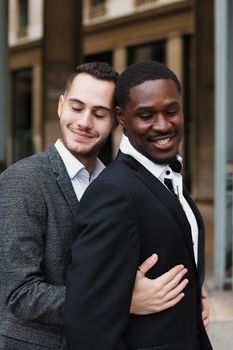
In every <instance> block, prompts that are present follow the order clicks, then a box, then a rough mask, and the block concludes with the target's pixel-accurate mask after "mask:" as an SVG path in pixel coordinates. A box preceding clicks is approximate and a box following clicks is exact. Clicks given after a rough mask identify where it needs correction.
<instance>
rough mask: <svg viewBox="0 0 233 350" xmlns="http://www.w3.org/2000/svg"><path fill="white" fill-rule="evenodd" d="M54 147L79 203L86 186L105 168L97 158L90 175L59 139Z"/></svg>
mask: <svg viewBox="0 0 233 350" xmlns="http://www.w3.org/2000/svg"><path fill="white" fill-rule="evenodd" d="M55 147H56V149H57V151H58V153H59V154H60V156H61V158H62V160H63V162H64V164H65V167H66V170H67V172H68V174H69V177H70V180H71V183H72V186H73V188H74V192H75V194H76V196H77V198H78V200H79V201H80V199H81V198H82V195H83V193H84V192H85V190H86V188H87V187H88V185H89V184H90V183H91V182H92V181H93V180H94V179H95V178H96V177H97V176H98V175H99V174H100V173H101V171H102V170H103V169H104V168H105V166H104V164H103V163H102V162H101V161H100V160H99V159H98V158H97V161H96V165H95V169H94V171H93V172H92V173H91V175H90V174H89V172H88V171H87V170H86V168H85V166H84V165H83V164H82V163H81V162H80V161H79V160H78V159H77V158H75V156H74V155H73V154H72V153H71V152H70V151H69V150H68V149H67V148H66V147H65V146H64V144H63V142H62V141H61V140H60V139H59V140H57V141H56V143H55Z"/></svg>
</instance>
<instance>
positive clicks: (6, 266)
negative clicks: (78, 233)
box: [0, 63, 208, 350]
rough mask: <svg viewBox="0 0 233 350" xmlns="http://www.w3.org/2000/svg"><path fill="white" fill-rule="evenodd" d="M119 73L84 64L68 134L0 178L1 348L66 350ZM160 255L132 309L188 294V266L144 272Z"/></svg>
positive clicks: (72, 92)
mask: <svg viewBox="0 0 233 350" xmlns="http://www.w3.org/2000/svg"><path fill="white" fill-rule="evenodd" d="M116 78H117V73H116V72H115V71H114V70H113V69H112V68H111V67H110V66H108V65H107V64H100V63H90V64H86V65H81V66H79V67H77V69H76V71H75V72H74V73H73V74H72V75H71V76H70V77H69V78H68V80H67V86H66V90H65V94H64V96H63V95H62V96H61V97H60V100H59V106H58V115H59V117H60V125H61V140H58V141H57V142H56V143H55V145H52V146H50V147H49V148H48V150H47V151H46V152H43V153H40V154H37V155H33V156H32V157H29V158H26V159H24V160H21V161H19V162H17V163H16V164H14V165H12V166H11V167H9V168H8V169H7V170H6V171H5V172H4V173H3V174H2V175H1V176H0V349H1V350H20V349H22V350H37V349H47V348H48V349H66V348H67V347H66V341H65V337H64V331H63V305H64V299H65V279H66V273H67V268H68V265H69V264H70V262H71V253H70V251H71V245H72V243H73V242H74V240H75V238H76V237H75V234H74V233H73V230H72V226H73V220H74V214H75V213H76V212H77V211H78V205H79V200H80V198H81V196H82V194H83V192H84V191H85V189H86V187H87V186H88V185H89V183H90V182H91V181H92V180H93V179H94V178H95V177H97V176H98V174H99V173H100V172H101V171H102V169H103V168H104V166H103V164H102V163H101V162H100V161H99V160H98V159H97V155H98V152H99V150H100V148H101V146H102V145H103V143H104V141H105V140H106V138H107V136H108V134H109V133H110V131H111V129H112V127H113V124H114V117H113V112H112V111H113V94H114V89H115V81H116ZM157 258H158V257H157V256H156V255H152V257H151V258H149V259H147V260H146V261H145V263H144V264H142V266H141V271H142V272H143V273H141V272H140V271H139V272H138V274H137V278H136V282H135V291H134V294H133V297H132V303H131V313H134V314H149V313H152V312H158V311H162V310H163V309H167V308H169V307H172V306H173V305H175V304H176V303H178V302H179V301H180V300H181V299H182V298H183V293H182V290H183V288H184V287H185V286H186V285H187V283H188V281H187V279H183V277H184V275H185V274H186V272H187V270H186V269H185V268H184V266H180V265H178V266H175V267H174V268H173V269H171V270H170V271H168V272H167V273H165V274H164V275H163V276H161V277H159V278H158V279H156V280H153V281H152V280H149V279H147V278H146V277H144V274H145V273H146V271H147V270H148V268H150V267H151V266H153V265H154V264H155V263H156V261H157ZM80 278H81V276H80ZM93 283H94V282H93ZM206 310H207V309H206ZM206 310H205V312H204V313H203V317H204V318H205V320H206V322H207V320H208V317H207V311H206Z"/></svg>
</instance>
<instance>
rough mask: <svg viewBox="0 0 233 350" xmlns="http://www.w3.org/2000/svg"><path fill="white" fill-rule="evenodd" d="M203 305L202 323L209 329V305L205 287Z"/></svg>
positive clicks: (202, 294) (202, 295)
mask: <svg viewBox="0 0 233 350" xmlns="http://www.w3.org/2000/svg"><path fill="white" fill-rule="evenodd" d="M201 305H202V321H203V323H204V326H205V328H207V327H208V324H209V305H208V301H207V292H206V290H205V288H204V287H203V288H202V290H201Z"/></svg>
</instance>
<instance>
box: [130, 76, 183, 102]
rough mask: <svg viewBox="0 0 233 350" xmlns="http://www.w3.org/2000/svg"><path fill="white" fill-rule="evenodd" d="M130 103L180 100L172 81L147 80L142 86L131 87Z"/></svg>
mask: <svg viewBox="0 0 233 350" xmlns="http://www.w3.org/2000/svg"><path fill="white" fill-rule="evenodd" d="M129 98H130V103H137V104H138V103H139V104H141V103H142V104H143V103H151V102H152V101H153V102H156V101H164V102H165V103H166V102H167V103H170V102H171V101H179V102H180V100H181V95H180V92H179V91H178V89H177V86H176V84H175V82H174V81H173V80H172V79H157V80H148V81H145V82H144V83H142V84H139V85H136V86H133V87H131V88H130V90H129Z"/></svg>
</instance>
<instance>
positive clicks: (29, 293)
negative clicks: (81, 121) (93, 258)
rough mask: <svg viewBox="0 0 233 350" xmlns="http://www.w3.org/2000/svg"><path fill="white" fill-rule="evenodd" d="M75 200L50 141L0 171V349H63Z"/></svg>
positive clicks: (62, 164) (67, 177)
mask: <svg viewBox="0 0 233 350" xmlns="http://www.w3.org/2000/svg"><path fill="white" fill-rule="evenodd" d="M77 208H78V200H77V198H76V195H75V193H74V190H73V187H72V184H71V181H70V179H69V176H68V174H67V171H66V168H65V166H64V163H63V161H62V159H61V157H60V155H59V153H58V152H57V150H56V148H55V147H54V146H50V147H49V149H48V150H47V151H46V152H43V153H40V154H37V155H33V156H31V157H28V158H26V159H24V160H21V161H19V162H17V163H15V164H13V165H12V166H10V167H9V168H8V169H6V170H5V171H4V172H3V173H2V174H1V176H0V350H5V349H7V350H11V349H14V350H18V349H19V350H20V349H22V350H27V349H33V350H34V349H35V350H37V349H45V348H53V349H66V344H65V339H64V329H63V306H64V299H65V280H66V272H67V268H68V265H69V264H70V259H71V253H70V250H71V246H72V243H73V241H74V239H75V237H74V234H73V220H74V214H75V213H76V211H77Z"/></svg>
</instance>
